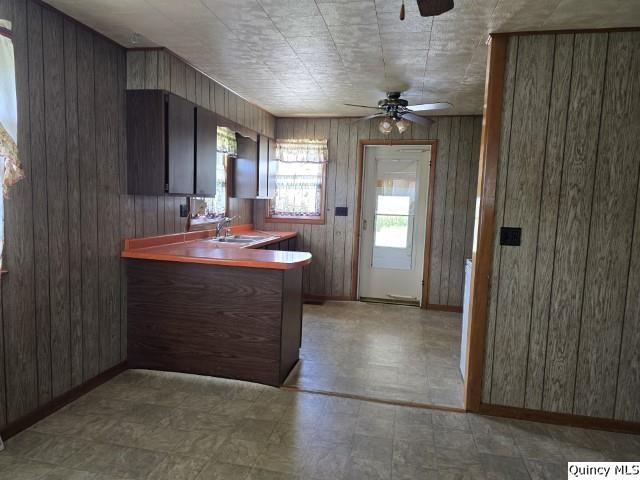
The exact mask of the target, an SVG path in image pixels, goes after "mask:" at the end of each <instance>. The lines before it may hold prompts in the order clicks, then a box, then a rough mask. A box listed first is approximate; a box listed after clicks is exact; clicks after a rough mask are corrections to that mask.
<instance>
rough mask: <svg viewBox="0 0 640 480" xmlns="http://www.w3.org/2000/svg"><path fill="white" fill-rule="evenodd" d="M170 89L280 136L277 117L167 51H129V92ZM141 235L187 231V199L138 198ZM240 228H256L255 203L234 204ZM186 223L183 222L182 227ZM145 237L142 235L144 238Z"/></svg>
mask: <svg viewBox="0 0 640 480" xmlns="http://www.w3.org/2000/svg"><path fill="white" fill-rule="evenodd" d="M156 88H158V89H164V90H167V91H170V92H171V93H174V94H176V95H179V96H181V97H184V98H186V99H187V100H189V101H191V102H194V103H196V104H198V105H201V106H203V107H205V108H208V109H210V110H211V111H214V112H216V113H217V114H219V115H222V116H224V117H226V118H228V119H229V120H231V121H233V122H236V123H238V124H240V125H242V126H244V127H247V128H250V129H251V130H254V131H256V132H258V133H260V134H264V135H268V136H270V137H273V136H274V133H275V118H274V117H273V115H271V114H270V113H268V112H266V111H265V110H262V109H261V108H258V107H257V106H255V105H253V104H251V103H249V102H247V101H246V100H244V99H243V98H240V97H239V96H237V95H236V94H235V93H233V92H231V91H230V90H228V89H227V88H225V87H223V86H222V85H220V84H219V83H217V82H215V81H213V80H212V79H210V78H209V77H207V76H206V75H204V74H202V73H201V72H199V71H198V70H196V69H194V68H193V67H191V66H190V65H188V64H187V63H185V62H184V61H182V60H181V59H180V58H178V57H176V56H175V55H173V54H172V53H171V52H169V51H168V50H165V49H151V50H150V49H146V50H129V51H127V89H129V90H137V89H156ZM133 201H134V203H135V209H136V220H138V218H139V220H138V222H139V223H140V225H139V227H140V230H138V228H136V235H137V236H147V235H156V234H162V233H174V232H175V231H179V230H182V229H183V228H184V219H180V217H179V205H180V203H185V199H184V197H182V198H181V197H168V196H166V197H149V196H136V198H135V199H134V200H133ZM227 214H228V215H229V216H235V217H236V219H235V220H234V223H236V224H239V223H253V201H252V200H245V199H239V198H238V199H237V198H230V199H229V211H228V212H227ZM181 220H182V222H181ZM138 232H139V233H138Z"/></svg>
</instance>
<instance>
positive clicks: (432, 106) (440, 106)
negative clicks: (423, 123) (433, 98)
mask: <svg viewBox="0 0 640 480" xmlns="http://www.w3.org/2000/svg"><path fill="white" fill-rule="evenodd" d="M451 107H453V105H451V104H450V103H447V102H443V103H423V104H422V105H409V106H408V107H407V108H408V109H409V110H411V111H412V112H426V111H427V110H445V109H447V108H451Z"/></svg>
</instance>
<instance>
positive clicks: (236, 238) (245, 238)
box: [211, 235, 277, 245]
mask: <svg viewBox="0 0 640 480" xmlns="http://www.w3.org/2000/svg"><path fill="white" fill-rule="evenodd" d="M275 238H277V237H272V236H268V235H229V236H227V237H214V238H212V239H211V241H212V242H219V243H244V244H247V245H250V244H252V243H258V242H262V241H264V240H271V239H275Z"/></svg>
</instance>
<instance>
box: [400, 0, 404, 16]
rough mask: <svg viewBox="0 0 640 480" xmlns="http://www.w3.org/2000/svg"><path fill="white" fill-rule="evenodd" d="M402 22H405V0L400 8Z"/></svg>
mask: <svg viewBox="0 0 640 480" xmlns="http://www.w3.org/2000/svg"><path fill="white" fill-rule="evenodd" d="M400 20H404V0H402V6H401V7H400Z"/></svg>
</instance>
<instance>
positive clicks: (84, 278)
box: [0, 0, 275, 428]
mask: <svg viewBox="0 0 640 480" xmlns="http://www.w3.org/2000/svg"><path fill="white" fill-rule="evenodd" d="M0 17H1V18H7V19H9V20H11V21H12V24H13V42H14V49H15V57H16V77H17V78H16V84H17V88H18V92H17V93H18V148H19V152H20V159H21V161H22V163H23V166H24V169H25V172H26V178H25V179H24V180H23V181H21V182H19V183H18V184H17V185H16V186H15V187H13V188H12V189H11V195H10V198H9V199H8V200H6V201H5V227H4V228H5V259H4V263H3V265H4V266H6V269H7V270H8V271H9V273H8V274H7V275H3V276H2V281H1V285H0V287H1V291H0V302H1V308H0V332H1V333H2V334H0V428H2V427H3V426H5V425H6V424H7V423H9V422H13V421H16V420H18V419H20V418H22V417H24V416H25V415H26V414H28V413H30V412H33V411H34V410H35V409H36V408H37V407H39V406H42V405H44V404H46V403H47V402H48V401H50V400H52V399H53V398H55V397H58V396H60V395H62V394H64V393H66V392H68V391H69V390H70V389H71V388H73V387H76V386H78V385H80V384H81V383H83V382H84V381H86V380H88V379H90V378H92V377H94V376H95V375H97V374H99V373H101V372H104V371H105V370H107V369H109V368H110V367H112V366H114V365H116V364H118V363H120V362H121V361H123V360H125V358H126V342H127V338H126V276H125V271H124V264H123V263H121V261H120V251H121V247H122V241H123V239H125V238H130V237H134V236H137V237H140V236H146V235H155V234H159V233H171V232H176V231H181V230H183V229H184V226H185V221H184V219H182V218H180V215H179V205H180V204H181V203H184V198H179V197H139V196H130V195H126V194H125V192H126V191H127V190H126V134H125V108H124V107H125V92H126V88H127V86H129V87H136V86H137V85H139V83H137V82H140V81H141V80H140V79H142V81H143V86H144V88H166V89H167V90H171V91H172V92H174V93H176V94H178V95H182V96H185V97H186V98H188V99H189V100H193V101H195V102H196V103H200V104H202V105H204V106H207V107H208V108H215V110H216V111H217V112H220V113H222V114H223V115H225V116H227V117H228V118H230V119H231V120H233V121H236V122H237V123H240V124H242V125H244V126H246V127H248V128H252V129H254V130H257V131H261V132H263V133H266V134H269V135H271V136H273V132H274V128H275V119H274V118H273V117H272V116H271V115H269V114H267V113H266V112H264V111H262V110H259V109H257V107H255V106H253V105H250V104H248V103H247V102H245V101H244V100H242V99H240V98H238V97H237V96H236V95H234V94H232V93H231V92H229V91H227V90H226V89H224V88H221V87H220V86H219V85H217V84H215V83H214V82H212V81H211V80H209V79H208V78H206V77H204V76H203V75H201V74H199V73H198V72H196V71H195V70H193V69H192V68H191V67H189V66H187V65H186V64H185V63H184V62H182V61H181V60H179V59H178V58H177V57H175V56H173V55H171V54H170V53H169V52H166V51H148V52H143V51H138V52H131V54H130V55H132V56H131V57H130V58H129V59H127V52H126V51H125V50H124V49H123V48H122V47H120V46H118V45H116V44H115V43H113V42H111V41H110V40H108V39H106V38H105V37H103V36H101V35H99V34H97V33H95V32H93V31H92V30H90V29H88V28H86V27H84V26H83V25H81V24H79V23H77V22H75V21H73V20H71V19H69V18H68V17H66V16H64V15H62V14H61V13H59V12H57V11H56V10H54V9H53V8H50V7H48V6H46V5H44V4H42V3H40V2H38V1H31V0H0ZM140 58H142V59H143V63H142V64H141V63H140V61H139V59H140ZM127 70H129V75H128V76H127ZM140 75H142V77H140ZM230 207H231V208H230V210H231V212H230V213H231V214H234V215H240V218H239V219H238V221H242V222H245V221H246V222H251V219H252V215H253V205H252V203H251V201H248V203H247V202H245V201H241V202H236V203H234V202H233V201H232V202H231V205H230Z"/></svg>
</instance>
